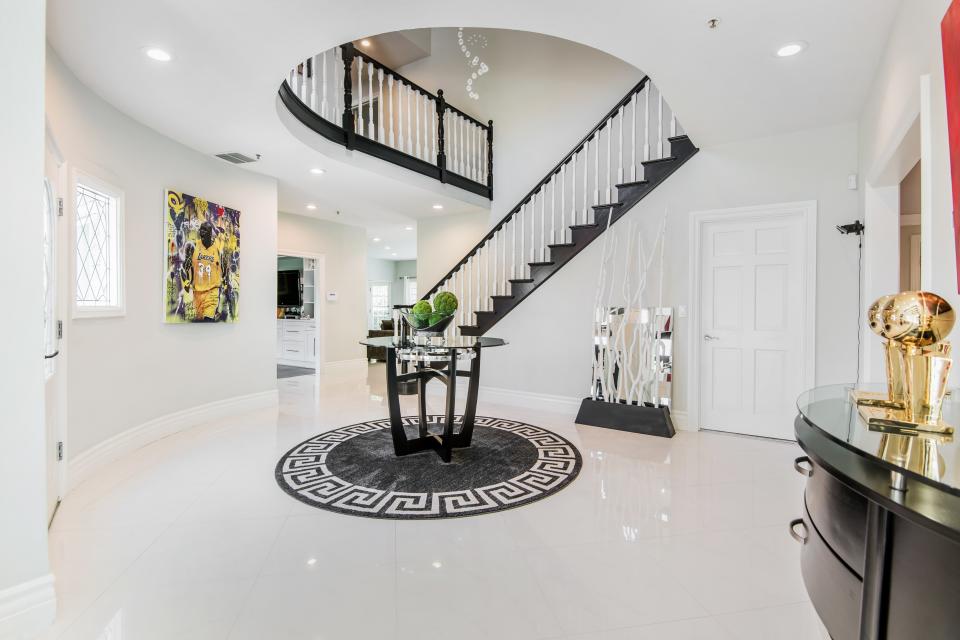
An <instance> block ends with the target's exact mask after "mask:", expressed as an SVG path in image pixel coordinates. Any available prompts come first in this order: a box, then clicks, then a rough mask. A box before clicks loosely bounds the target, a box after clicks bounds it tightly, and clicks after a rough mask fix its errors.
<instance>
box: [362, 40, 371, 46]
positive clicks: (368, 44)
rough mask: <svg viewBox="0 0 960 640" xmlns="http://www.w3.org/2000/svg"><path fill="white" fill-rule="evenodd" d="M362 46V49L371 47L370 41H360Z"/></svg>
mask: <svg viewBox="0 0 960 640" xmlns="http://www.w3.org/2000/svg"><path fill="white" fill-rule="evenodd" d="M360 46H361V47H369V46H370V41H369V40H361V41H360Z"/></svg>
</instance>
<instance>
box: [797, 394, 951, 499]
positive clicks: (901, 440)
mask: <svg viewBox="0 0 960 640" xmlns="http://www.w3.org/2000/svg"><path fill="white" fill-rule="evenodd" d="M854 390H856V391H862V392H873V393H877V394H882V393H884V392H885V390H886V385H853V384H838V385H829V386H824V387H816V388H814V389H810V390H809V391H805V392H803V393H802V394H800V397H799V398H797V409H798V410H799V411H800V415H801V416H803V418H805V419H806V421H807V422H808V423H810V424H811V425H812V426H813V427H814V428H816V429H818V430H820V431H822V432H823V433H825V434H826V435H828V436H829V437H830V438H832V439H833V440H835V441H837V442H839V443H840V444H841V445H842V446H844V447H846V448H847V449H851V450H853V451H855V452H856V453H858V454H860V455H866V456H867V457H869V458H872V459H874V460H876V461H878V462H880V463H881V465H882V466H885V467H887V468H889V469H891V470H898V471H902V472H903V473H904V475H906V476H908V477H910V478H916V479H919V480H921V481H922V482H925V483H927V484H930V485H933V486H936V487H938V488H942V489H946V490H948V491H950V492H951V493H956V494H960V444H958V443H957V442H956V440H955V438H957V437H960V433H952V434H951V433H933V432H924V431H915V430H912V429H903V428H891V427H886V426H878V425H870V424H868V423H867V421H866V420H865V419H864V418H863V416H861V414H860V411H859V410H858V407H857V404H856V402H855V401H854V400H853V398H852V397H851V391H854ZM958 396H960V391H958V390H954V392H953V393H948V395H947V396H946V397H945V398H944V399H943V417H942V422H944V423H947V424H949V425H952V426H953V427H960V397H958Z"/></svg>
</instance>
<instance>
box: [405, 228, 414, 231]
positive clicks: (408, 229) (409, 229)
mask: <svg viewBox="0 0 960 640" xmlns="http://www.w3.org/2000/svg"><path fill="white" fill-rule="evenodd" d="M403 230H404V231H413V227H404V228H403Z"/></svg>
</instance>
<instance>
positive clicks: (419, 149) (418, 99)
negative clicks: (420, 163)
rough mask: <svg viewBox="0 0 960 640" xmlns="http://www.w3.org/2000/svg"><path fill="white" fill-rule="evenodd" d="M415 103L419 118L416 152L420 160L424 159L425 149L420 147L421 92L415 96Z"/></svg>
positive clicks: (417, 118) (417, 92)
mask: <svg viewBox="0 0 960 640" xmlns="http://www.w3.org/2000/svg"><path fill="white" fill-rule="evenodd" d="M413 101H414V103H415V104H416V105H417V117H416V121H417V146H416V150H415V151H416V154H417V157H418V158H423V147H421V146H420V92H419V91H416V92H415V93H414V94H413Z"/></svg>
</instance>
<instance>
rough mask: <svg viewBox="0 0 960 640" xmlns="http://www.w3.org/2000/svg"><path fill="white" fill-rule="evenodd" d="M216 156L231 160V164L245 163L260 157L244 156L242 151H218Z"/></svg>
mask: <svg viewBox="0 0 960 640" xmlns="http://www.w3.org/2000/svg"><path fill="white" fill-rule="evenodd" d="M217 157H218V158H220V159H221V160H226V161H227V162H232V163H233V164H246V163H248V162H256V161H257V160H259V159H260V157H259V156H257V157H256V158H251V157H250V156H245V155H243V154H242V153H218V154H217Z"/></svg>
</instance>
